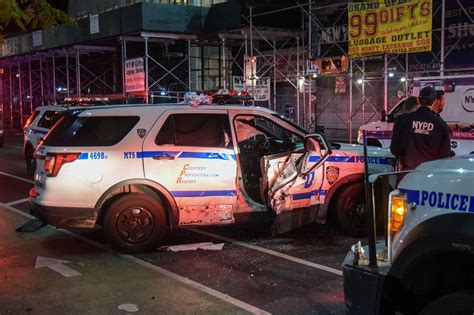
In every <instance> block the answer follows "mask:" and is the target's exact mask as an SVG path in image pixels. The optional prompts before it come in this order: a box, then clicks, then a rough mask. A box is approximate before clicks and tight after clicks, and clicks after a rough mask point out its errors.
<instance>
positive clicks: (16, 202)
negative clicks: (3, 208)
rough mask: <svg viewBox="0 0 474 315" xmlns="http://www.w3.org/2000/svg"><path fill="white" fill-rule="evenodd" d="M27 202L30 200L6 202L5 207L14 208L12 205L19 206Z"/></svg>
mask: <svg viewBox="0 0 474 315" xmlns="http://www.w3.org/2000/svg"><path fill="white" fill-rule="evenodd" d="M28 200H30V198H24V199H19V200H15V201H11V202H7V203H6V205H7V206H14V205H17V204H20V203H24V202H27V201H28Z"/></svg>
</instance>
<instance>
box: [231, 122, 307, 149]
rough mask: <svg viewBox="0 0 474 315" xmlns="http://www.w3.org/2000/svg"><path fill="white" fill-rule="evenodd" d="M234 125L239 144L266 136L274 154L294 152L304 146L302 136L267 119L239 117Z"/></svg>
mask: <svg viewBox="0 0 474 315" xmlns="http://www.w3.org/2000/svg"><path fill="white" fill-rule="evenodd" d="M234 125H235V129H236V134H237V141H238V142H239V143H242V142H247V141H254V140H255V139H259V138H261V137H262V136H264V137H266V139H267V140H265V141H268V142H269V145H270V148H272V153H279V152H286V151H293V150H296V149H299V148H303V146H304V139H303V137H302V136H300V135H298V134H296V133H293V132H291V131H290V130H288V129H286V128H284V127H282V126H280V125H279V124H277V123H276V122H274V121H273V120H270V119H268V118H265V117H261V116H243V115H242V116H237V117H236V119H235V121H234Z"/></svg>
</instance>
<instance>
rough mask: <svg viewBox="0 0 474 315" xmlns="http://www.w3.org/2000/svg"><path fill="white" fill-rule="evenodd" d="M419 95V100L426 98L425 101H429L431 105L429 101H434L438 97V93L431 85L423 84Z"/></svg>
mask: <svg viewBox="0 0 474 315" xmlns="http://www.w3.org/2000/svg"><path fill="white" fill-rule="evenodd" d="M419 97H420V100H426V103H429V104H430V105H431V103H433V102H434V101H436V99H437V98H438V94H437V93H436V90H435V89H434V88H433V87H431V86H425V87H424V88H422V89H421V90H420V96H419ZM420 103H421V104H422V105H424V104H423V103H424V102H420Z"/></svg>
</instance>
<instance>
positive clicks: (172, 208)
mask: <svg viewBox="0 0 474 315" xmlns="http://www.w3.org/2000/svg"><path fill="white" fill-rule="evenodd" d="M134 185H135V186H136V185H142V186H145V187H147V188H150V189H152V190H153V191H154V192H157V193H158V195H159V197H160V198H164V199H165V200H162V201H163V202H166V203H167V204H168V205H169V207H166V208H167V212H168V213H167V214H166V215H167V217H168V220H169V225H170V228H172V227H173V226H174V225H176V226H177V225H178V224H179V210H178V205H177V204H176V200H175V199H174V198H173V195H171V193H170V192H169V191H168V190H167V189H166V188H165V187H163V186H162V185H160V184H158V183H157V182H154V181H151V180H148V179H140V178H137V179H128V180H125V181H122V182H119V183H116V184H114V185H113V186H112V187H110V188H109V189H107V190H106V191H105V192H104V193H103V194H102V196H101V197H100V198H99V200H98V201H97V203H96V205H95V207H94V212H95V214H96V218H99V217H100V215H101V210H102V207H103V205H104V204H105V203H106V202H107V201H108V200H109V199H110V198H111V197H112V196H113V195H114V194H113V192H114V191H117V190H120V189H121V188H124V187H129V186H134Z"/></svg>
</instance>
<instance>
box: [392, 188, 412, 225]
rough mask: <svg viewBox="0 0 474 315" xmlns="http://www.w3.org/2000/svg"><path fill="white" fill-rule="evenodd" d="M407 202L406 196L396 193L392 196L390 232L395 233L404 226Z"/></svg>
mask: <svg viewBox="0 0 474 315" xmlns="http://www.w3.org/2000/svg"><path fill="white" fill-rule="evenodd" d="M407 208H408V205H407V200H406V197H405V195H404V194H401V193H400V192H398V191H394V192H392V193H391V194H390V201H389V220H388V225H389V226H388V231H389V233H395V232H397V231H398V229H399V228H400V226H401V225H402V224H403V219H404V218H405V214H406V212H407Z"/></svg>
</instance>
